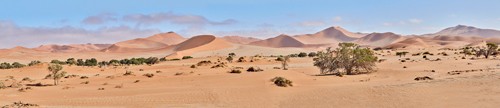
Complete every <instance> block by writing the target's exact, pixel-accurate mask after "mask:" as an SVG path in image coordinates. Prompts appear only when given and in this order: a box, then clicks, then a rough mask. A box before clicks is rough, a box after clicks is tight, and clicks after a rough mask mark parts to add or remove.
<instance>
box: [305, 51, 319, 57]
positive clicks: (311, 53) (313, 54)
mask: <svg viewBox="0 0 500 108" xmlns="http://www.w3.org/2000/svg"><path fill="white" fill-rule="evenodd" d="M316 55H318V54H316V52H310V53H309V54H308V55H307V56H309V57H316Z"/></svg>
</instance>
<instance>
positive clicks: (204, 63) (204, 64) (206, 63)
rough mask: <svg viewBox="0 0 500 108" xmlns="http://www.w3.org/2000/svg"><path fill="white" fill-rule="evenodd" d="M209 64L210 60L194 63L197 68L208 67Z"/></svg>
mask: <svg viewBox="0 0 500 108" xmlns="http://www.w3.org/2000/svg"><path fill="white" fill-rule="evenodd" d="M210 64H212V61H210V60H206V61H205V60H204V61H200V62H198V63H196V65H197V66H206V65H210Z"/></svg>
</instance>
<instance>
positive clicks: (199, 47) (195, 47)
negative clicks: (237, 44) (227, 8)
mask: <svg viewBox="0 0 500 108" xmlns="http://www.w3.org/2000/svg"><path fill="white" fill-rule="evenodd" d="M231 46H232V43H229V42H227V41H225V40H223V39H218V38H216V37H215V36H212V35H200V36H195V37H192V38H190V39H188V40H186V41H184V42H182V43H180V44H178V45H176V46H175V47H173V51H175V52H174V53H172V54H170V55H168V56H167V57H169V58H178V57H182V56H189V55H191V54H193V53H197V52H203V51H213V50H219V49H224V48H229V47H231Z"/></svg>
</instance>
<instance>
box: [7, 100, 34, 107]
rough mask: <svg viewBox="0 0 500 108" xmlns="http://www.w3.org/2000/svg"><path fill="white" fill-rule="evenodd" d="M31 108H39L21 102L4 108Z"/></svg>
mask: <svg viewBox="0 0 500 108" xmlns="http://www.w3.org/2000/svg"><path fill="white" fill-rule="evenodd" d="M29 107H38V105H37V104H31V103H24V102H21V101H19V102H14V103H13V104H10V105H5V106H2V108H29Z"/></svg>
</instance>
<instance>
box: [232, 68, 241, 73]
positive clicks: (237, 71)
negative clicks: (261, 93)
mask: <svg viewBox="0 0 500 108" xmlns="http://www.w3.org/2000/svg"><path fill="white" fill-rule="evenodd" d="M229 73H237V74H239V73H241V70H237V69H233V70H231V71H229Z"/></svg>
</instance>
